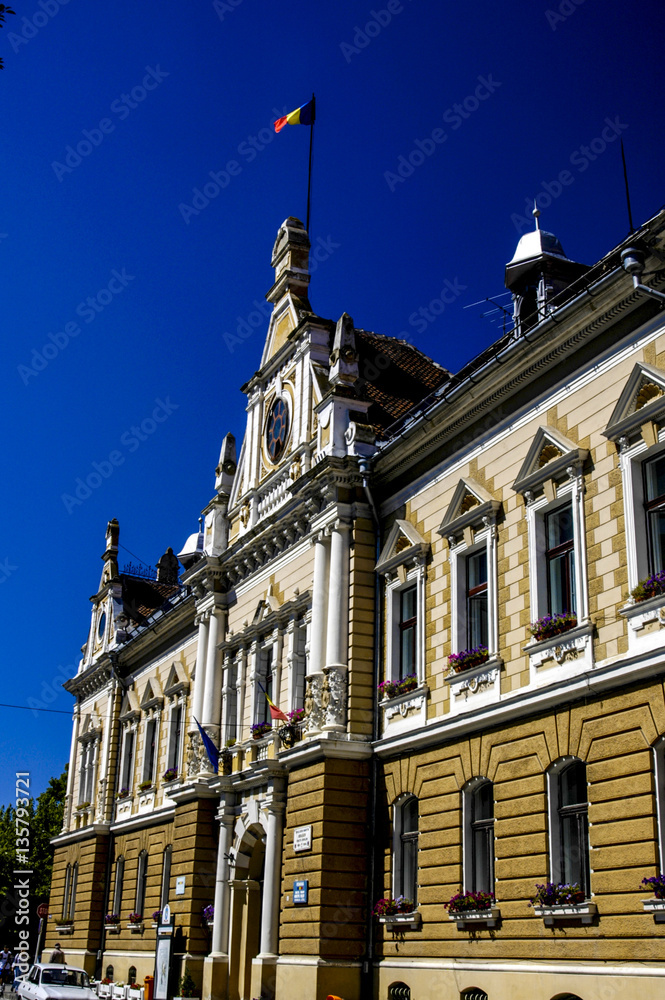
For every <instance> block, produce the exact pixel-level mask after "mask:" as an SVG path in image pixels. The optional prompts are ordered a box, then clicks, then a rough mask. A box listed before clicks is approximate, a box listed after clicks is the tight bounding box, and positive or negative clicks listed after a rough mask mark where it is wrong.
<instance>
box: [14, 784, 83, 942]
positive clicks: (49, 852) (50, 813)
mask: <svg viewBox="0 0 665 1000" xmlns="http://www.w3.org/2000/svg"><path fill="white" fill-rule="evenodd" d="M66 790H67V765H65V770H64V771H63V773H62V774H61V775H60V777H59V778H51V779H50V781H49V783H48V787H47V788H46V789H45V791H43V792H42V793H41V795H39V796H38V797H37V799H36V800H35V799H33V798H30V800H29V803H28V805H27V806H23V807H21V808H22V810H25V812H23V814H22V815H21V817H20V818H21V820H24V821H25V822H26V823H27V824H28V828H29V837H30V846H29V848H28V856H27V864H26V863H24V862H21V861H18V860H17V854H16V848H17V844H16V838H17V833H16V820H17V815H16V807H15V806H13V805H10V806H6V807H0V929H1V930H0V939H2V943H4V942H5V941H6V942H7V943H8V944H9V945H10V946H15V945H16V931H17V930H18V928H17V926H16V924H15V922H14V916H15V914H16V912H17V909H18V899H17V897H16V895H15V893H14V884H15V881H16V877H17V876H16V875H15V870H16V869H23V870H29V871H31V872H32V874H31V875H30V930H31V932H33V933H36V921H37V917H36V909H37V905H38V904H39V903H46V902H48V898H49V892H50V886H51V871H52V869H53V848H52V847H51V839H52V838H53V837H55V836H57V835H58V834H59V833H60V830H61V829H62V819H63V815H64V808H65V793H66ZM21 835H22V836H24V835H25V832H24V830H21ZM24 926H25V925H24ZM31 936H33V934H31Z"/></svg>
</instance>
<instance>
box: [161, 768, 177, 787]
mask: <svg viewBox="0 0 665 1000" xmlns="http://www.w3.org/2000/svg"><path fill="white" fill-rule="evenodd" d="M179 777H180V772H179V771H178V768H177V767H170V768H169V769H168V770H167V771H164V774H163V775H162V781H163V782H164V783H165V784H168V782H170V781H177V779H178V778H179Z"/></svg>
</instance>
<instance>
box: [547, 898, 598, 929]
mask: <svg viewBox="0 0 665 1000" xmlns="http://www.w3.org/2000/svg"><path fill="white" fill-rule="evenodd" d="M533 912H534V913H535V914H536V916H537V917H542V918H543V923H544V924H545V926H546V927H554V924H555V923H557V922H559V921H562V920H566V921H575V922H576V923H580V924H592V923H593V921H594V919H595V917H596V914H597V912H598V907H597V906H596V904H595V903H588V902H584V903H555V904H554V906H539V905H538V904H534V907H533Z"/></svg>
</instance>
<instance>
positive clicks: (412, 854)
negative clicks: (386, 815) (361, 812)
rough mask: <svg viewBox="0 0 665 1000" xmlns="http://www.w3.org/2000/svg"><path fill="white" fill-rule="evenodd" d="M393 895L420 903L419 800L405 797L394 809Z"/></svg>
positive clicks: (409, 796) (412, 796) (413, 797)
mask: <svg viewBox="0 0 665 1000" xmlns="http://www.w3.org/2000/svg"><path fill="white" fill-rule="evenodd" d="M393 854H394V871H393V893H394V895H395V896H404V897H405V898H406V899H410V900H412V902H413V903H414V904H415V903H417V902H418V799H417V798H416V797H415V796H414V795H408V796H405V797H404V798H403V799H401V800H399V801H398V802H396V803H395V808H394V844H393Z"/></svg>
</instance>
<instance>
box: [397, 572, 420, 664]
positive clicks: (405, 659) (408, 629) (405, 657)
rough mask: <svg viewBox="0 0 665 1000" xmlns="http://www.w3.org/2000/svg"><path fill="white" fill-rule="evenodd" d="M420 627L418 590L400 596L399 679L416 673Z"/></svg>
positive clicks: (411, 588) (403, 591)
mask: <svg viewBox="0 0 665 1000" xmlns="http://www.w3.org/2000/svg"><path fill="white" fill-rule="evenodd" d="M417 625H418V611H417V595H416V588H415V587H409V588H408V590H402V591H401V592H400V595H399V652H400V658H399V679H400V680H402V679H403V678H404V677H407V676H408V675H409V674H415V673H416V632H417Z"/></svg>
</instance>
